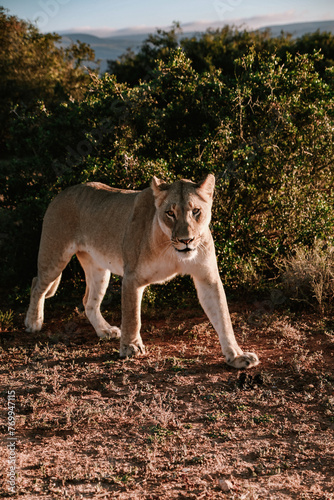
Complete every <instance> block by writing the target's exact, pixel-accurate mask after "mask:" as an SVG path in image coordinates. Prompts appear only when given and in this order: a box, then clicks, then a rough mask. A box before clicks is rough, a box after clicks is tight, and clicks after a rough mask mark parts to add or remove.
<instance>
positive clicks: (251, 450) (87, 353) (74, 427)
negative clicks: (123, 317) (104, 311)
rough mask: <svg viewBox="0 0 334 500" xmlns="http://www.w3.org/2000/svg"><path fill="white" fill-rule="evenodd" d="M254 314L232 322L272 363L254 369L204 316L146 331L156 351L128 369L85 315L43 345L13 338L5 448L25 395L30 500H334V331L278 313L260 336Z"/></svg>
mask: <svg viewBox="0 0 334 500" xmlns="http://www.w3.org/2000/svg"><path fill="white" fill-rule="evenodd" d="M253 313H254V310H253V309H247V308H246V306H245V307H241V306H238V307H237V306H235V308H234V311H233V314H232V318H233V322H234V325H235V330H236V333H237V336H238V338H239V341H240V342H241V340H242V342H243V344H244V345H245V347H247V349H252V350H253V349H254V350H256V351H257V352H258V354H259V356H260V358H261V361H262V363H261V365H259V367H257V368H256V369H254V370H253V371H250V372H237V371H235V370H233V369H232V368H229V367H227V366H226V365H225V364H224V363H223V360H222V357H221V354H220V349H219V343H218V339H217V336H216V334H215V332H214V331H213V329H212V328H211V326H210V325H209V323H208V322H207V320H206V318H205V317H204V316H202V315H198V313H197V318H193V319H185V317H184V316H183V317H175V316H174V318H172V319H169V320H166V321H162V320H161V321H159V322H158V323H157V322H156V323H155V322H154V321H153V320H150V322H148V321H146V322H145V321H144V327H143V330H144V331H143V337H144V340H145V343H146V346H147V347H148V353H147V354H146V355H145V356H142V357H140V358H136V359H131V360H127V361H120V360H119V359H118V351H117V349H118V343H117V342H116V341H106V342H100V341H99V340H98V339H97V337H96V336H95V334H94V333H93V332H92V329H91V327H90V326H89V325H87V323H86V322H85V321H84V320H83V319H81V318H78V317H74V316H73V317H70V318H68V319H67V320H64V321H61V320H59V319H55V320H54V321H53V322H51V326H50V323H49V327H46V329H45V330H44V331H43V332H42V333H41V334H40V335H38V336H35V338H34V337H33V336H31V335H28V334H25V333H23V330H22V329H20V328H17V329H12V330H11V331H7V332H3V333H2V334H1V341H2V349H1V370H0V385H1V387H2V388H3V389H2V391H3V392H2V396H3V402H4V405H3V406H2V417H3V425H2V426H1V432H2V436H3V441H2V442H3V443H6V438H7V432H8V430H7V424H6V418H7V416H6V411H7V408H6V397H7V396H6V395H7V391H8V390H15V393H16V397H15V405H16V406H15V413H16V432H17V436H18V442H17V448H16V450H17V480H16V481H17V497H19V498H25V499H35V498H36V499H37V498H45V499H54V498H73V499H74V498H94V499H95V498H97V499H98V498H102V499H104V498H105V499H107V498H116V499H138V500H139V499H140V500H143V499H144V500H154V499H159V500H160V499H182V498H183V499H194V500H195V499H196V500H198V499H218V498H226V499H240V500H241V499H244V500H246V499H249V500H253V499H275V500H276V499H286V498H296V499H310V500H311V499H312V500H320V499H321V500H330V499H334V479H333V458H334V457H333V450H334V439H333V427H334V398H333V384H334V376H333V365H334V359H333V346H334V331H333V330H334V323H333V322H330V321H329V320H326V319H325V318H322V319H319V318H318V317H317V316H311V315H309V316H305V315H304V316H301V317H300V318H296V317H293V316H291V315H289V314H285V315H278V314H277V313H276V312H275V311H272V312H270V313H263V315H262V321H261V318H259V321H257V323H256V325H254V323H253V322H252V321H250V322H249V321H248V320H249V319H250V318H251V317H252V314H253ZM195 314H196V313H195ZM69 325H70V327H69ZM3 447H4V450H3V452H2V453H1V458H0V463H1V468H0V470H1V476H2V485H1V488H0V496H1V498H5V497H7V496H9V492H8V486H7V479H6V477H7V469H8V463H7V462H8V453H7V450H6V445H3Z"/></svg>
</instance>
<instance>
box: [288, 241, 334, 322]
mask: <svg viewBox="0 0 334 500" xmlns="http://www.w3.org/2000/svg"><path fill="white" fill-rule="evenodd" d="M282 280H283V284H284V288H285V291H286V292H287V294H288V295H289V296H290V297H291V298H292V299H293V300H297V301H302V302H306V303H307V304H310V305H311V306H314V305H316V307H317V308H318V310H319V311H320V312H321V313H324V311H325V308H326V307H328V306H329V305H332V303H333V299H334V246H328V245H325V244H324V242H322V241H316V242H315V244H314V246H313V248H311V249H307V248H304V247H301V248H297V249H296V251H295V253H294V254H293V255H292V256H291V257H290V258H288V259H286V260H285V262H284V263H283V274H282Z"/></svg>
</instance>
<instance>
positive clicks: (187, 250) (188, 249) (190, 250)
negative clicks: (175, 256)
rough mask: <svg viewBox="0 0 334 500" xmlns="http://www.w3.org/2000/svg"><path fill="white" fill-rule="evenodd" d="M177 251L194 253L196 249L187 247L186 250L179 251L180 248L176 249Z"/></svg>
mask: <svg viewBox="0 0 334 500" xmlns="http://www.w3.org/2000/svg"><path fill="white" fill-rule="evenodd" d="M175 250H177V251H178V252H192V251H193V250H195V249H194V248H188V247H187V248H184V249H183V250H179V249H178V248H175Z"/></svg>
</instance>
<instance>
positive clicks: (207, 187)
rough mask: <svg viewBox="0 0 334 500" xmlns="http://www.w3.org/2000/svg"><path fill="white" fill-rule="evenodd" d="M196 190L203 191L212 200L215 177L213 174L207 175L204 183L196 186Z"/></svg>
mask: <svg viewBox="0 0 334 500" xmlns="http://www.w3.org/2000/svg"><path fill="white" fill-rule="evenodd" d="M198 189H201V190H203V191H205V193H206V194H208V195H209V196H210V198H212V197H213V191H214V189H215V176H214V175H213V174H208V175H207V176H206V178H205V179H204V181H202V182H200V183H199V184H198Z"/></svg>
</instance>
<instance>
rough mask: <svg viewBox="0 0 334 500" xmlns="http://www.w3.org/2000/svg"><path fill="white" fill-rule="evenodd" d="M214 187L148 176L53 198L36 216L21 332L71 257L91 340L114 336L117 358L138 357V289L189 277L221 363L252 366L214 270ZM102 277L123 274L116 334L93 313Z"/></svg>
mask: <svg viewBox="0 0 334 500" xmlns="http://www.w3.org/2000/svg"><path fill="white" fill-rule="evenodd" d="M214 183H215V180H214V176H213V175H211V174H210V175H208V176H207V177H206V179H205V180H204V181H203V182H201V183H199V184H195V183H193V182H191V181H187V180H181V181H177V182H175V183H173V184H166V183H164V182H163V181H161V180H159V179H157V178H156V177H154V178H153V180H152V183H151V187H149V188H147V189H145V190H144V191H125V190H118V189H113V188H110V187H108V186H105V185H104V184H99V183H94V182H93V183H88V184H85V185H78V186H73V187H71V188H68V189H66V190H65V191H63V192H62V193H60V194H59V195H58V196H57V197H56V198H55V199H54V200H53V201H52V203H51V204H50V206H49V208H48V210H47V212H46V214H45V218H44V223H43V230H42V236H41V243H40V249H39V255H38V276H37V277H36V278H34V280H33V285H32V288H31V299H30V306H29V310H28V312H27V316H26V321H25V324H26V327H27V330H28V331H30V332H35V331H38V330H40V329H41V328H42V324H43V310H44V299H45V298H47V297H51V296H52V295H53V294H54V293H55V291H56V289H57V286H58V284H59V281H60V278H61V273H62V271H63V269H64V268H65V266H66V265H67V263H68V262H69V260H70V259H71V257H72V256H73V255H74V254H76V255H77V257H78V259H79V261H80V263H81V265H82V267H83V269H84V271H85V276H86V284H87V288H86V293H85V297H84V306H85V311H86V315H87V317H88V319H89V320H90V322H91V323H92V325H93V327H94V328H95V330H96V333H97V335H98V336H99V337H108V338H111V337H113V338H115V337H120V338H121V345H120V356H121V357H127V356H132V355H134V354H137V353H138V352H144V345H143V342H142V339H141V336H140V326H141V321H140V305H141V298H142V295H143V292H144V289H145V287H146V286H147V285H149V284H151V283H162V282H164V281H166V280H168V279H170V278H172V277H173V276H175V275H177V274H190V275H191V276H192V278H193V280H194V283H195V286H196V289H197V293H198V297H199V300H200V302H201V304H202V306H203V308H204V310H205V312H206V313H207V315H208V317H209V319H210V321H211V322H212V324H213V326H214V328H215V329H216V331H217V333H218V336H219V340H220V344H221V347H222V351H223V355H224V356H225V358H226V361H227V363H228V364H229V365H231V366H234V367H235V368H239V369H240V368H247V367H250V366H255V365H257V364H258V362H259V361H258V358H257V356H256V354H254V353H247V352H246V353H244V352H243V351H242V350H241V349H240V347H239V346H238V344H237V342H236V340H235V336H234V333H233V328H232V323H231V319H230V315H229V312H228V307H227V302H226V298H225V293H224V289H223V285H222V283H221V280H220V277H219V273H218V268H217V262H216V256H215V250H214V243H213V239H212V236H211V233H210V230H209V223H210V218H211V206H212V197H213V190H214ZM110 273H114V274H118V275H121V276H123V283H122V326H121V330H120V329H119V328H117V327H115V326H110V325H109V324H108V323H107V322H106V321H105V320H104V318H103V317H102V315H101V312H100V305H101V302H102V299H103V296H104V294H105V292H106V289H107V286H108V283H109V278H110Z"/></svg>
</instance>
